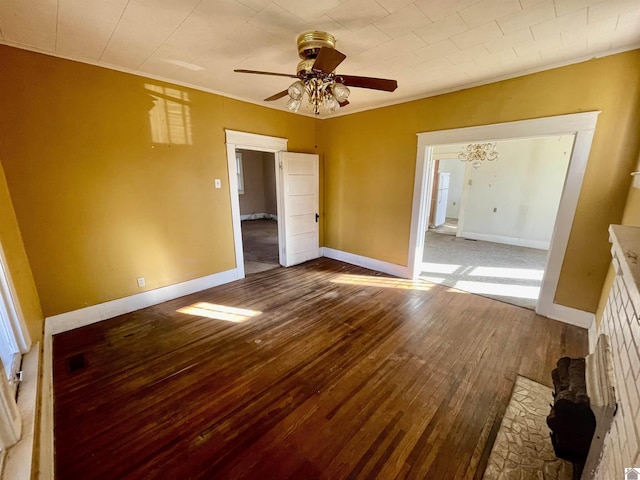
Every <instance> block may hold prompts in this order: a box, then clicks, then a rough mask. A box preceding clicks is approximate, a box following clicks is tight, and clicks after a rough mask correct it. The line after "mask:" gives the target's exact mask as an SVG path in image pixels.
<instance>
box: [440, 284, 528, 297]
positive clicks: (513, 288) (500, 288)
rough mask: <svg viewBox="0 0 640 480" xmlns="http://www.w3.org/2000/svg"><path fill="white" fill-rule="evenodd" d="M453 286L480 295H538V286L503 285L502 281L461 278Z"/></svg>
mask: <svg viewBox="0 0 640 480" xmlns="http://www.w3.org/2000/svg"><path fill="white" fill-rule="evenodd" d="M453 288H459V289H460V290H465V291H467V292H471V293H477V294H481V295H482V294H485V295H497V296H501V297H515V298H531V299H537V298H538V297H539V296H540V287H526V286H523V285H505V284H503V283H483V282H469V281H465V280H461V281H459V282H456V283H455V285H454V286H453Z"/></svg>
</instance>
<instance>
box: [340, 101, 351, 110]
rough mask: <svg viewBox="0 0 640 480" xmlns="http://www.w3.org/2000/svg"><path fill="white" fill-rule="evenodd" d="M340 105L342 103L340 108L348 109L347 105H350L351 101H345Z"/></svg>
mask: <svg viewBox="0 0 640 480" xmlns="http://www.w3.org/2000/svg"><path fill="white" fill-rule="evenodd" d="M339 103H340V108H342V107H346V106H347V105H349V100H344V101H342V102H339Z"/></svg>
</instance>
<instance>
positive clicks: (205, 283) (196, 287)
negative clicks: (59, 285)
mask: <svg viewBox="0 0 640 480" xmlns="http://www.w3.org/2000/svg"><path fill="white" fill-rule="evenodd" d="M238 278H239V277H238V270H237V269H231V270H226V271H224V272H220V273H214V274H212V275H208V276H206V277H200V278H196V279H194V280H188V281H186V282H182V283H177V284H175V285H169V286H166V287H162V288H157V289H155V290H150V291H148V292H143V293H138V294H136V295H131V296H129V297H124V298H120V299H117V300H112V301H110V302H105V303H100V304H98V305H93V306H91V307H86V308H81V309H79V310H74V311H72V312H67V313H61V314H59V315H53V316H51V317H47V318H45V324H44V352H43V360H42V364H43V373H42V397H41V402H42V403H41V405H42V406H41V413H40V459H39V465H40V468H39V471H40V476H39V478H40V479H41V480H52V479H53V478H54V457H53V455H54V448H53V336H54V335H56V334H58V333H62V332H66V331H68V330H73V329H74V328H79V327H84V326H86V325H91V324H93V323H96V322H100V321H102V320H107V319H109V318H113V317H116V316H118V315H122V314H125V313H129V312H133V311H135V310H139V309H141V308H145V307H150V306H151V305H157V304H158V303H162V302H166V301H168V300H173V299H174V298H178V297H183V296H185V295H189V294H191V293H195V292H199V291H202V290H206V289H207V288H212V287H217V286H219V285H222V284H225V283H229V282H233V281H234V280H238Z"/></svg>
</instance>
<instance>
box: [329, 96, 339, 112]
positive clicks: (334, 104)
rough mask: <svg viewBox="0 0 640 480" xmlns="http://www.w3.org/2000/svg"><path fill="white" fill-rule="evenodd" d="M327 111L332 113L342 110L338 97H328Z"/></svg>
mask: <svg viewBox="0 0 640 480" xmlns="http://www.w3.org/2000/svg"><path fill="white" fill-rule="evenodd" d="M326 105H327V109H328V110H329V111H330V112H335V111H336V110H338V109H339V108H340V103H338V100H336V97H334V96H333V95H329V96H328V97H327V104H326Z"/></svg>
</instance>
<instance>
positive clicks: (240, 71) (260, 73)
mask: <svg viewBox="0 0 640 480" xmlns="http://www.w3.org/2000/svg"><path fill="white" fill-rule="evenodd" d="M234 72H237V73H255V74H257V75H275V76H276V77H289V78H298V77H297V76H295V75H290V74H288V73H274V72H261V71H259V70H243V69H237V70H234Z"/></svg>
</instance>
